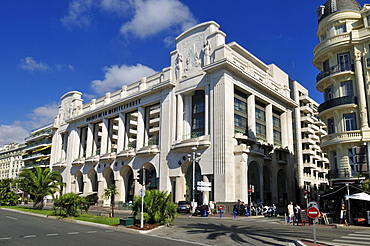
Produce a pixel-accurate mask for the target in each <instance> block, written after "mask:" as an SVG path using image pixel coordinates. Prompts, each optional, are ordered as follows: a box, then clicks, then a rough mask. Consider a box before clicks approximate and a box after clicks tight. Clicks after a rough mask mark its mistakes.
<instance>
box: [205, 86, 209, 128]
mask: <svg viewBox="0 0 370 246" xmlns="http://www.w3.org/2000/svg"><path fill="white" fill-rule="evenodd" d="M204 116H205V117H204V134H205V135H208V134H209V85H208V84H207V85H206V86H205V93H204Z"/></svg>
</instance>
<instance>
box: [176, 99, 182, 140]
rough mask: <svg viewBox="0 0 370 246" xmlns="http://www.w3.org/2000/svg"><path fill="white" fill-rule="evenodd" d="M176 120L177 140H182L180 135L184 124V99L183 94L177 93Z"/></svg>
mask: <svg viewBox="0 0 370 246" xmlns="http://www.w3.org/2000/svg"><path fill="white" fill-rule="evenodd" d="M176 118H177V120H176V124H177V126H176V128H177V133H176V134H177V137H176V140H177V141H181V140H182V136H183V135H184V132H183V131H184V130H183V125H184V101H183V96H182V95H181V94H178V95H177V117H176Z"/></svg>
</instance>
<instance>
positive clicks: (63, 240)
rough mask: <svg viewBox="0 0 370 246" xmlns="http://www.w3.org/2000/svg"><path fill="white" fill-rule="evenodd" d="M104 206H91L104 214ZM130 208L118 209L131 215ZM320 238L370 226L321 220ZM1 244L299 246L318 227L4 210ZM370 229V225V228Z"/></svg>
mask: <svg viewBox="0 0 370 246" xmlns="http://www.w3.org/2000/svg"><path fill="white" fill-rule="evenodd" d="M103 210H104V209H102V208H101V209H100V211H99V210H98V209H96V210H94V209H93V210H91V211H90V213H95V214H98V213H99V212H101V211H103ZM128 214H129V211H119V210H117V211H116V217H126V216H127V215H128ZM316 228H317V241H318V242H324V243H326V244H327V245H338V246H340V245H370V230H368V228H369V227H355V226H350V227H339V228H335V226H325V225H317V226H316ZM0 229H1V230H0V245H35V244H40V245H47V243H46V244H45V242H48V243H49V242H50V240H52V242H53V245H77V244H78V245H100V244H102V243H103V242H104V244H109V245H122V243H124V244H125V245H162V246H163V245H191V244H193V245H293V243H295V242H297V241H299V240H306V241H307V240H313V226H308V225H306V226H292V225H287V224H284V217H273V218H265V217H255V216H252V217H248V218H246V217H241V216H240V217H237V218H233V217H232V216H231V215H225V217H223V218H220V217H219V216H218V215H213V216H210V217H207V218H203V217H200V216H198V217H189V214H180V216H179V217H178V218H177V219H176V223H175V224H174V225H171V226H170V227H162V228H159V229H156V230H153V231H151V232H149V233H146V234H141V233H139V232H138V231H131V230H129V229H126V228H123V227H120V228H119V229H117V228H115V227H107V226H98V225H94V226H92V225H89V224H86V223H74V222H68V221H62V220H56V219H51V218H45V217H40V216H34V215H28V214H23V213H19V212H14V211H9V210H3V209H0ZM369 229H370V228H369Z"/></svg>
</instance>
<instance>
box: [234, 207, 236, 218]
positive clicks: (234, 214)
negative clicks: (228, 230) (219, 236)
mask: <svg viewBox="0 0 370 246" xmlns="http://www.w3.org/2000/svg"><path fill="white" fill-rule="evenodd" d="M234 218H236V209H234Z"/></svg>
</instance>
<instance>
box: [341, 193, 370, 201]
mask: <svg viewBox="0 0 370 246" xmlns="http://www.w3.org/2000/svg"><path fill="white" fill-rule="evenodd" d="M345 197H346V199H356V200H363V201H370V195H369V194H367V193H365V192H361V193H356V194H352V195H348V196H345Z"/></svg>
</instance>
